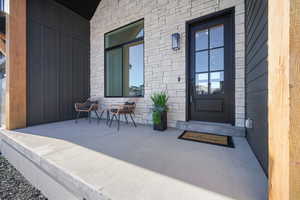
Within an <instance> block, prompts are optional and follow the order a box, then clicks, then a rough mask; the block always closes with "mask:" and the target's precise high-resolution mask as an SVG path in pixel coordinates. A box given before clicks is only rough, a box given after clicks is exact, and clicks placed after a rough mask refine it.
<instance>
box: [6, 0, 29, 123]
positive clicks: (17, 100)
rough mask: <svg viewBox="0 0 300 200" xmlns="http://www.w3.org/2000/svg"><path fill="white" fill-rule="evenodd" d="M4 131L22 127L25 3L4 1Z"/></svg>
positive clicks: (24, 73)
mask: <svg viewBox="0 0 300 200" xmlns="http://www.w3.org/2000/svg"><path fill="white" fill-rule="evenodd" d="M8 1H9V2H8V4H9V13H8V14H7V18H6V27H7V28H6V56H7V59H6V71H7V82H6V86H7V88H6V102H5V103H6V113H5V114H6V124H5V125H6V128H7V129H16V128H23V127H26V17H27V16H26V0H8Z"/></svg>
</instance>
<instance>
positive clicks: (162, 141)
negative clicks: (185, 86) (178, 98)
mask: <svg viewBox="0 0 300 200" xmlns="http://www.w3.org/2000/svg"><path fill="white" fill-rule="evenodd" d="M121 127H122V128H121V129H120V131H119V132H118V131H117V129H116V127H112V128H109V127H107V126H106V125H105V122H104V121H101V122H100V123H99V124H98V123H97V122H96V121H92V123H91V124H90V123H89V122H88V120H84V119H81V120H80V121H79V123H78V124H75V123H74V121H72V120H71V121H64V122H58V123H51V124H45V125H38V126H33V127H29V128H25V129H19V130H16V131H7V130H2V131H1V132H2V133H1V134H0V136H1V137H0V138H1V139H2V142H0V144H1V152H2V153H3V154H4V155H6V157H7V158H9V159H10V160H9V161H10V162H11V163H12V164H13V165H14V166H16V168H17V169H19V170H21V172H22V173H23V174H24V175H25V176H26V178H29V180H30V181H31V183H33V184H34V185H36V186H38V187H39V188H40V189H41V190H42V192H44V193H45V195H46V196H48V197H49V199H57V198H58V196H59V195H61V194H62V193H64V192H63V191H66V192H65V193H66V199H88V200H90V199H122V200H141V199H143V200H153V199H160V200H169V199H172V200H187V199H208V200H221V199H222V200H229V199H236V200H238V199H240V200H253V199H255V200H260V199H261V200H265V199H267V178H266V176H265V174H264V172H263V170H262V169H261V167H260V165H259V163H258V161H257V160H256V158H255V156H254V154H253V153H252V151H251V149H250V147H249V145H248V143H247V141H246V139H245V138H243V137H234V138H233V140H234V145H235V148H227V147H221V146H215V145H209V144H204V143H197V142H191V141H185V140H179V139H178V136H179V135H181V133H182V131H181V130H178V129H173V128H170V129H168V130H167V131H166V132H156V131H153V130H152V127H150V126H143V125H138V127H137V128H134V127H132V126H130V125H127V124H121ZM9 154H10V155H11V154H15V155H16V154H18V156H9ZM26 163H28V164H26ZM26 165H28V166H30V167H26ZM32 166H34V167H32ZM35 168H36V170H35ZM45 177H49V180H50V179H51V186H50V185H49V181H45V180H46V178H45ZM43 179H44V180H43ZM51 187H52V188H51ZM46 188H47V189H46Z"/></svg>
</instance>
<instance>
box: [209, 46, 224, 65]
mask: <svg viewBox="0 0 300 200" xmlns="http://www.w3.org/2000/svg"><path fill="white" fill-rule="evenodd" d="M223 69H224V48H218V49H213V50H211V51H210V71H216V70H223Z"/></svg>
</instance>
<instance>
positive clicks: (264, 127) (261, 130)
mask: <svg viewBox="0 0 300 200" xmlns="http://www.w3.org/2000/svg"><path fill="white" fill-rule="evenodd" d="M267 8H268V1H267V0H251V1H246V6H245V10H246V15H245V30H246V118H249V119H251V120H253V128H249V129H247V139H248V142H249V144H250V146H251V147H252V149H253V151H254V153H255V155H256V157H257V158H258V160H259V162H260V163H261V165H262V167H263V169H264V171H265V173H266V174H267V173H268V110H267V108H268V61H267V58H268V44H267V42H268V12H267Z"/></svg>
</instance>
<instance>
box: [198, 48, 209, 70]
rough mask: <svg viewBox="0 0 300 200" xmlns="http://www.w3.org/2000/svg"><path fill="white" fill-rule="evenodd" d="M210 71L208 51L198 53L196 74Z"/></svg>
mask: <svg viewBox="0 0 300 200" xmlns="http://www.w3.org/2000/svg"><path fill="white" fill-rule="evenodd" d="M207 71H208V51H201V52H197V53H196V72H207Z"/></svg>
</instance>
